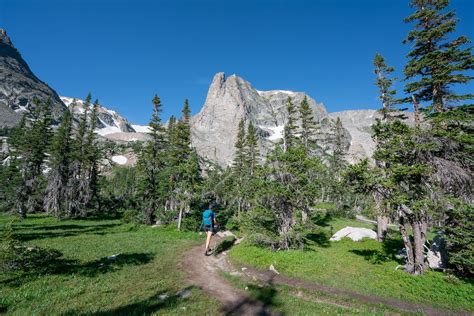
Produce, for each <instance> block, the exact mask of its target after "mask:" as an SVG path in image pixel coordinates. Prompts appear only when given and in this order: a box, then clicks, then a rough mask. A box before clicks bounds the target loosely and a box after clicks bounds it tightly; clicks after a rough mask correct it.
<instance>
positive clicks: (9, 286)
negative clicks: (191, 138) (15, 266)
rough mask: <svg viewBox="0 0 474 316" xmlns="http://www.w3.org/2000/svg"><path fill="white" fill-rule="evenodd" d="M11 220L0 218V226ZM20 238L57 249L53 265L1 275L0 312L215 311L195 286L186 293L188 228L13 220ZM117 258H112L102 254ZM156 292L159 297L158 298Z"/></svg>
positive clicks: (192, 239) (192, 237) (194, 240)
mask: <svg viewBox="0 0 474 316" xmlns="http://www.w3.org/2000/svg"><path fill="white" fill-rule="evenodd" d="M11 220H12V218H11V217H8V216H0V225H1V227H3V226H4V225H5V224H6V223H7V222H9V221H11ZM13 227H14V231H15V235H16V236H17V238H18V239H20V240H23V241H24V242H26V243H28V244H31V245H37V246H40V247H45V248H52V249H57V250H59V251H60V252H61V253H62V254H63V256H62V257H61V258H60V261H59V263H60V264H59V266H58V267H57V268H56V269H54V270H52V271H51V272H49V273H45V274H42V275H35V274H30V275H12V274H5V273H0V313H2V312H6V313H7V314H15V315H32V314H39V315H58V314H63V315H92V314H93V315H143V314H151V313H154V314H157V315H160V314H170V313H171V314H180V313H183V312H185V313H187V314H205V313H211V314H217V313H218V311H217V308H218V304H217V302H216V301H215V300H214V299H212V298H210V297H208V296H207V295H205V294H204V293H202V292H201V291H200V290H199V289H197V288H189V289H187V291H188V292H189V295H186V297H184V296H179V295H176V293H177V292H178V291H180V290H183V288H185V287H186V283H185V280H184V278H185V274H184V272H183V269H180V268H177V264H178V262H179V260H180V258H181V255H182V254H183V253H184V251H186V250H187V249H189V248H190V247H192V246H193V245H196V244H198V243H200V242H202V240H201V238H199V237H198V236H197V235H196V234H195V233H179V232H176V231H174V230H166V229H154V228H151V227H135V226H133V225H130V224H122V223H121V222H120V221H118V220H74V221H57V220H55V219H54V218H51V217H46V216H42V215H33V216H30V217H29V218H28V219H26V220H24V221H21V222H15V223H14V226H13ZM113 255H117V256H116V257H115V259H109V258H108V257H109V256H113ZM160 296H161V297H160Z"/></svg>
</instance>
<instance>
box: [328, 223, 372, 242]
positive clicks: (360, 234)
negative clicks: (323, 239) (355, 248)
mask: <svg viewBox="0 0 474 316" xmlns="http://www.w3.org/2000/svg"><path fill="white" fill-rule="evenodd" d="M344 237H347V238H350V239H352V240H353V241H359V240H362V239H363V238H370V239H377V233H376V232H374V231H373V230H372V229H368V228H360V227H350V226H347V227H344V228H343V229H341V230H339V231H338V232H337V233H335V234H334V235H333V236H332V237H331V239H330V240H331V241H337V240H341V239H342V238H344Z"/></svg>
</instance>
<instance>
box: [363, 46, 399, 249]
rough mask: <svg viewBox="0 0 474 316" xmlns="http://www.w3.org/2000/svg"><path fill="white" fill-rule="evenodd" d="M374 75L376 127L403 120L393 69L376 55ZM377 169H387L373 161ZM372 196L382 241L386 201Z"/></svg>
mask: <svg viewBox="0 0 474 316" xmlns="http://www.w3.org/2000/svg"><path fill="white" fill-rule="evenodd" d="M373 64H374V68H375V69H374V73H375V75H376V81H375V85H376V86H377V87H378V88H379V100H380V102H381V103H382V108H381V109H380V110H379V113H381V114H382V119H381V120H379V121H377V125H378V126H379V127H381V126H382V125H384V124H390V123H391V122H393V121H394V120H400V119H405V118H406V116H405V115H404V114H403V113H400V111H399V110H398V109H397V108H396V105H397V104H398V103H400V101H399V100H397V99H396V98H395V95H396V94H397V91H396V90H395V89H393V88H392V85H393V83H394V82H395V79H394V78H390V76H391V74H392V73H393V72H394V70H395V69H394V68H393V67H390V66H387V64H386V62H385V59H384V58H383V57H382V55H380V54H376V55H375V58H374V62H373ZM374 131H376V132H375V133H374V135H373V139H374V141H375V143H376V146H377V147H379V148H383V146H384V145H385V144H383V143H382V142H383V137H379V134H378V133H377V131H381V129H380V128H378V127H376V128H375V129H374ZM375 165H376V167H377V168H380V169H381V170H380V172H381V173H382V174H383V173H384V170H383V169H385V168H387V167H388V165H387V163H386V162H383V161H375ZM371 193H372V196H373V198H374V202H375V213H376V216H377V239H378V240H379V241H383V240H384V238H385V235H386V234H387V229H388V220H389V218H388V217H387V210H386V208H387V207H388V205H387V201H386V199H384V196H383V195H382V194H381V193H380V192H379V191H378V190H373V191H372V192H371Z"/></svg>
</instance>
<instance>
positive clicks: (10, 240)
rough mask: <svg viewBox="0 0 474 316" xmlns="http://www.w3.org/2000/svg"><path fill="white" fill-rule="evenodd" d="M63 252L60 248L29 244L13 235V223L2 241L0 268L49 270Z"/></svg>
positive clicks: (28, 270) (8, 227)
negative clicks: (45, 247) (46, 247)
mask: <svg viewBox="0 0 474 316" xmlns="http://www.w3.org/2000/svg"><path fill="white" fill-rule="evenodd" d="M61 256H62V254H61V252H59V251H58V250H54V249H44V248H40V247H37V246H27V245H25V244H24V243H22V242H20V241H18V240H16V239H15V238H14V236H13V229H12V224H11V223H10V224H8V225H7V227H6V228H5V231H4V234H3V236H2V241H1V243H0V270H1V271H4V272H30V273H31V272H37V273H42V272H47V271H49V270H50V269H51V268H52V267H53V266H55V264H56V263H57V259H58V258H59V257H61Z"/></svg>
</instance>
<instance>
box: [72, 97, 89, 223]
mask: <svg viewBox="0 0 474 316" xmlns="http://www.w3.org/2000/svg"><path fill="white" fill-rule="evenodd" d="M91 99H92V96H91V94H90V93H89V94H88V95H87V97H86V99H85V102H84V113H83V114H82V116H81V117H80V120H79V126H78V128H77V130H76V132H75V133H74V134H75V135H74V140H73V142H72V144H71V171H70V172H71V175H70V178H69V181H68V185H67V192H66V200H65V201H66V205H65V207H66V217H76V216H79V215H84V212H85V211H84V208H85V204H86V203H87V201H88V196H89V185H88V181H87V177H86V172H87V167H86V162H87V157H86V147H87V146H86V145H87V121H88V116H89V108H90V102H91Z"/></svg>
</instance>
